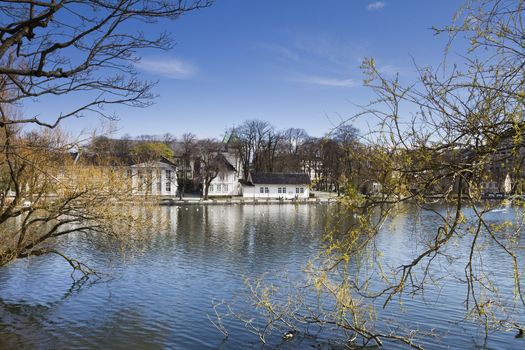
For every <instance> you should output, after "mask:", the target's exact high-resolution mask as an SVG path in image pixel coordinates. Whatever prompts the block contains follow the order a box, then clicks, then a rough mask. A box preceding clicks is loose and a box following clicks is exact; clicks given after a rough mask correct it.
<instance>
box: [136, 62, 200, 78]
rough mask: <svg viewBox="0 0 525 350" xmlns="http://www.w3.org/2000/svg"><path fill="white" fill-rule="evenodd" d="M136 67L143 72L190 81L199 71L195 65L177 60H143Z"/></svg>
mask: <svg viewBox="0 0 525 350" xmlns="http://www.w3.org/2000/svg"><path fill="white" fill-rule="evenodd" d="M136 66H137V68H138V69H141V70H143V71H146V72H150V73H154V74H156V75H159V76H161V77H165V78H170V79H189V78H191V77H192V76H194V75H195V74H196V73H197V71H198V68H197V66H196V65H194V64H193V63H191V62H186V61H182V60H180V59H177V58H142V59H141V60H140V62H138V63H137V64H136Z"/></svg>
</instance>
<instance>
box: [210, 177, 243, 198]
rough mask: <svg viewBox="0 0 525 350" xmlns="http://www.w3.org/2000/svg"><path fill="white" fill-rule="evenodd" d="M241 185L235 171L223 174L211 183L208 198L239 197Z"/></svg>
mask: <svg viewBox="0 0 525 350" xmlns="http://www.w3.org/2000/svg"><path fill="white" fill-rule="evenodd" d="M240 192H241V185H240V184H239V178H238V177H237V173H236V172H235V171H226V172H222V173H220V174H219V175H217V177H216V178H215V179H213V180H212V181H211V183H210V190H209V191H208V197H217V196H238V195H240V194H241V193H240Z"/></svg>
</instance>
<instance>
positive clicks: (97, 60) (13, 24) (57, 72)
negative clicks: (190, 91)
mask: <svg viewBox="0 0 525 350" xmlns="http://www.w3.org/2000/svg"><path fill="white" fill-rule="evenodd" d="M209 3H210V2H209V1H199V0H196V1H191V2H190V3H189V4H188V5H187V6H185V2H181V1H164V0H147V1H133V0H118V1H87V0H81V1H68V0H62V1H50V2H47V1H44V2H42V1H34V0H28V1H9V2H7V1H5V2H2V4H0V11H1V12H2V14H3V17H2V26H1V28H0V37H1V38H2V41H1V42H0V75H1V76H2V84H1V88H2V90H3V91H5V92H6V94H4V95H3V96H2V98H1V99H0V104H3V105H13V104H14V103H23V102H25V101H28V102H29V101H31V100H34V99H36V98H41V97H44V96H55V97H59V98H60V97H64V98H70V97H71V96H73V95H74V96H78V97H81V98H82V101H83V102H82V104H81V105H79V106H77V107H74V108H73V109H72V110H70V111H62V112H61V113H60V115H58V116H55V117H53V116H45V117H43V118H40V117H34V116H21V117H19V118H13V116H7V115H6V116H5V117H6V121H5V122H4V123H6V124H20V123H35V124H38V125H42V126H47V127H54V126H57V125H58V124H59V123H60V121H62V120H64V119H66V118H70V117H80V116H82V115H84V114H85V113H88V112H92V113H95V114H98V115H102V116H105V117H108V118H114V116H112V115H110V114H108V113H107V112H105V110H104V106H106V105H111V104H127V105H131V106H138V107H143V106H147V105H149V103H150V99H151V97H152V93H151V87H152V83H149V82H142V81H140V80H139V79H138V78H137V72H136V69H135V65H134V64H135V63H138V62H139V61H140V59H139V56H137V52H138V51H139V50H143V49H148V48H153V49H169V48H170V47H171V46H172V44H171V40H170V39H169V37H168V36H167V35H166V34H165V33H157V34H156V35H155V34H153V35H152V36H148V35H146V34H145V32H144V31H141V30H140V29H139V28H141V27H143V26H144V25H147V26H151V25H152V24H154V23H156V22H159V21H161V20H164V19H172V20H173V19H177V18H178V17H180V16H181V15H182V14H184V13H186V12H188V11H191V10H195V9H199V8H202V7H205V6H207V5H209ZM151 27H152V26H151ZM151 29H154V27H152V28H151Z"/></svg>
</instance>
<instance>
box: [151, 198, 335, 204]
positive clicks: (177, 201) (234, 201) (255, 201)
mask: <svg viewBox="0 0 525 350" xmlns="http://www.w3.org/2000/svg"><path fill="white" fill-rule="evenodd" d="M334 203H337V198H308V199H273V198H268V199H264V198H220V199H219V198H217V199H207V200H203V199H202V198H192V199H182V200H180V199H171V198H169V199H161V200H160V205H162V206H175V205H188V204H189V205H225V204H235V205H237V204H253V205H255V204H296V205H297V204H334Z"/></svg>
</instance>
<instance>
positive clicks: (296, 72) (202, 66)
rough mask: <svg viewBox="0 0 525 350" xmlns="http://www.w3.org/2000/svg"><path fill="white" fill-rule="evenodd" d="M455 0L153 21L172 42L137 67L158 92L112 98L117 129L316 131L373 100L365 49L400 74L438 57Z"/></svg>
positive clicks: (229, 7) (247, 2)
mask: <svg viewBox="0 0 525 350" xmlns="http://www.w3.org/2000/svg"><path fill="white" fill-rule="evenodd" d="M460 5H461V1H458V0H446V1H432V0H384V1H367V0H326V1H318V0H317V1H313V0H286V1H283V0H265V1H261V0H260V1H255V0H216V1H215V2H214V3H213V5H212V6H210V7H209V8H205V9H202V10H198V11H195V12H191V13H188V14H186V15H184V16H183V17H181V18H180V19H178V20H176V21H172V22H162V23H159V24H158V25H157V27H156V28H154V29H151V30H158V29H163V30H166V31H167V32H169V33H170V34H171V36H172V37H173V39H174V40H175V42H176V45H175V47H174V48H173V49H172V50H170V51H146V52H143V53H142V61H141V63H139V64H138V65H137V68H138V70H139V72H140V74H141V78H143V79H145V80H155V81H158V84H157V85H156V86H155V88H154V93H155V94H157V95H158V97H156V98H155V100H154V101H153V102H154V104H153V105H152V106H150V107H148V108H144V109H143V108H131V107H125V106H118V107H111V108H113V109H112V111H114V112H115V113H116V114H117V115H118V117H119V122H118V124H117V125H116V132H115V136H116V137H120V136H122V135H125V134H129V135H132V136H138V135H142V134H154V135H161V134H164V133H171V134H173V135H176V136H180V135H182V134H183V133H185V132H192V133H194V134H196V135H197V136H199V137H217V138H220V137H221V135H223V134H224V132H225V130H226V129H227V128H230V127H232V126H236V125H239V124H241V123H242V122H243V121H244V120H248V119H261V120H265V121H268V122H270V123H271V124H272V125H274V126H275V127H276V128H278V129H286V128H290V127H296V128H303V129H305V130H306V131H307V132H308V134H310V135H312V136H321V135H323V134H325V133H326V132H328V131H330V130H331V129H332V128H333V127H334V126H336V125H338V124H339V123H340V122H341V121H343V120H346V119H347V118H349V117H350V116H352V115H354V114H355V113H357V112H358V111H359V108H360V107H359V106H361V105H365V104H367V103H368V102H369V101H371V100H373V99H374V94H373V92H372V91H371V90H370V89H369V88H366V87H363V77H364V75H363V73H362V70H361V69H360V65H361V63H362V60H363V58H365V57H374V59H375V61H376V63H377V66H378V67H379V69H380V70H381V71H382V72H383V73H384V74H387V75H390V76H393V75H394V74H396V73H399V75H400V77H402V78H403V79H405V80H406V81H409V80H410V79H413V78H415V73H414V62H416V63H417V64H418V65H423V66H426V65H433V66H437V65H439V64H440V63H441V62H442V60H443V53H444V49H445V45H446V41H447V38H446V37H436V36H435V35H434V33H433V32H432V30H431V29H430V28H431V27H432V26H443V25H446V24H449V23H450V22H451V19H452V16H453V15H454V13H455V11H456V10H457V9H458V7H459V6H460ZM158 26H162V28H159V27H158ZM145 30H146V31H147V30H150V29H148V28H146V29H145ZM69 102H70V103H73V104H74V103H77V102H79V101H69ZM66 104H67V103H66ZM60 108H61V106H60V105H53V106H51V104H50V103H47V104H46V100H45V99H44V100H40V101H35V102H34V103H30V104H26V105H25V106H24V113H26V114H32V113H33V114H39V115H40V114H46V113H56V112H57V109H60ZM64 108H65V107H64ZM369 122H370V121H367V120H366V118H363V119H362V120H359V121H357V122H356V123H355V126H356V127H358V128H359V129H366V128H367V127H368V126H367V123H369ZM64 125H65V127H66V128H67V129H69V130H71V131H73V132H80V130H85V128H90V127H96V126H97V125H99V121H98V120H97V119H96V118H82V119H74V120H70V121H68V122H67V123H65V124H64Z"/></svg>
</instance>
